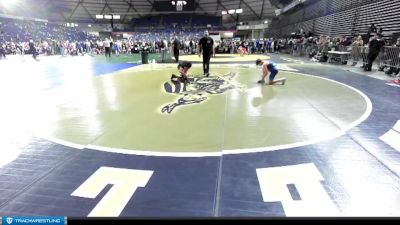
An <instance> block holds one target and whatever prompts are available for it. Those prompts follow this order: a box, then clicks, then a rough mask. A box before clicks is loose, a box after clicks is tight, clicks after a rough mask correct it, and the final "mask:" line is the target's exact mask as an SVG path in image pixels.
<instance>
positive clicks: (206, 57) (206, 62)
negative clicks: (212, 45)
mask: <svg viewBox="0 0 400 225" xmlns="http://www.w3.org/2000/svg"><path fill="white" fill-rule="evenodd" d="M210 58H211V55H210V54H203V71H204V75H206V74H208V73H209V71H210Z"/></svg>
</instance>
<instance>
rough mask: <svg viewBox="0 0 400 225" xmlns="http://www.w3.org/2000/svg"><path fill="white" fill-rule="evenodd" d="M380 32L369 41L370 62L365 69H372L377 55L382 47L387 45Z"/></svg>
mask: <svg viewBox="0 0 400 225" xmlns="http://www.w3.org/2000/svg"><path fill="white" fill-rule="evenodd" d="M381 38H382V37H381V36H380V35H379V34H375V36H374V37H372V38H371V40H370V42H369V52H368V55H367V60H368V63H367V65H366V67H365V68H364V70H365V71H371V69H372V64H373V63H374V61H375V59H376V57H377V56H378V55H379V52H380V51H381V48H382V47H383V46H384V45H385V42H384V41H383V40H382V39H381Z"/></svg>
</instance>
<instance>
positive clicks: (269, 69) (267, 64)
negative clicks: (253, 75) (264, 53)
mask: <svg viewBox="0 0 400 225" xmlns="http://www.w3.org/2000/svg"><path fill="white" fill-rule="evenodd" d="M256 66H261V67H262V76H261V80H259V81H258V82H257V83H259V84H265V78H266V77H267V76H268V74H269V81H268V84H269V85H273V84H276V83H281V84H282V85H285V82H286V78H284V77H283V78H281V79H278V80H274V79H275V76H276V75H277V74H278V72H279V71H278V68H277V66H276V65H275V64H274V63H273V62H271V61H263V60H261V59H257V60H256Z"/></svg>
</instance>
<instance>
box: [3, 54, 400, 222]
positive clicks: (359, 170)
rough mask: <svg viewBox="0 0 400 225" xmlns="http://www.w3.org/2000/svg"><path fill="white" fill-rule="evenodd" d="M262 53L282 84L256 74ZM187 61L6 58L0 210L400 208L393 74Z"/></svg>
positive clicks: (140, 213) (130, 213)
mask: <svg viewBox="0 0 400 225" xmlns="http://www.w3.org/2000/svg"><path fill="white" fill-rule="evenodd" d="M259 57H261V58H263V59H268V58H272V60H273V61H274V62H277V63H278V64H279V69H280V72H279V74H278V76H277V78H282V77H286V78H287V82H286V84H285V85H284V86H282V85H275V86H265V85H264V86H263V85H259V84H257V83H256V82H257V81H258V80H259V79H260V70H259V69H258V68H256V67H255V63H254V61H255V59H257V58H259ZM181 59H182V60H190V61H193V62H195V63H194V65H193V67H192V69H191V70H190V74H191V75H192V77H193V81H192V82H191V83H190V84H189V85H188V86H187V87H183V86H182V85H180V84H176V83H173V82H171V81H170V77H171V74H174V73H175V74H176V73H177V69H176V64H153V63H150V64H146V65H140V64H138V58H137V57H136V58H134V57H133V56H129V57H127V56H120V57H118V58H117V57H114V58H112V59H111V60H105V59H104V58H103V57H102V56H101V57H91V56H82V57H64V58H62V57H41V58H40V62H36V61H34V60H33V59H32V58H30V57H29V56H25V57H24V58H23V59H21V58H19V57H14V58H10V59H8V60H2V61H0V71H1V72H0V101H1V105H2V107H1V110H0V124H1V125H0V134H1V139H0V146H1V148H0V174H1V176H0V215H3V216H18V215H20V216H22V215H25V216H29V215H35V216H38V215H47V216H48V215H54V216H56V215H57V216H70V217H71V216H78V217H86V216H92V217H93V216H102V217H103V216H113V217H118V216H119V217H214V216H218V217H231V216H234V217H238V216H240V217H241V216H243V217H285V216H290V217H293V216H312V217H320V216H362V217H370V216H400V178H399V175H400V152H399V151H400V104H399V99H400V87H399V86H395V85H391V84H390V82H388V81H386V80H384V79H383V80H382V79H375V78H372V77H370V76H368V75H365V74H364V73H362V72H357V73H356V72H354V71H355V70H356V69H354V68H351V70H353V72H350V71H348V70H349V67H347V66H337V65H333V64H320V63H312V62H309V61H306V60H301V59H299V58H291V57H288V56H287V55H282V56H279V55H277V54H273V55H271V56H265V55H264V56H254V55H250V56H244V57H240V56H237V55H218V57H217V58H216V59H213V60H212V63H211V76H210V77H209V78H205V77H203V76H201V74H202V68H201V64H198V63H196V61H198V62H200V60H201V59H200V58H199V57H198V56H181ZM213 61H214V62H213ZM184 88H185V90H186V91H184Z"/></svg>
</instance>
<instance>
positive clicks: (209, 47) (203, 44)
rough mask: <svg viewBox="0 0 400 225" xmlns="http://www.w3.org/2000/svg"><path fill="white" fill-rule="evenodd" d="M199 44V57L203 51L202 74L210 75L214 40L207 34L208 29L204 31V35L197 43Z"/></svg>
mask: <svg viewBox="0 0 400 225" xmlns="http://www.w3.org/2000/svg"><path fill="white" fill-rule="evenodd" d="M198 46H199V57H201V53H203V72H204V76H206V77H208V76H209V75H210V59H211V56H212V55H213V51H214V40H213V39H212V38H211V37H210V36H209V34H208V31H207V30H206V31H204V37H202V38H201V39H200V41H199V43H198Z"/></svg>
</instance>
